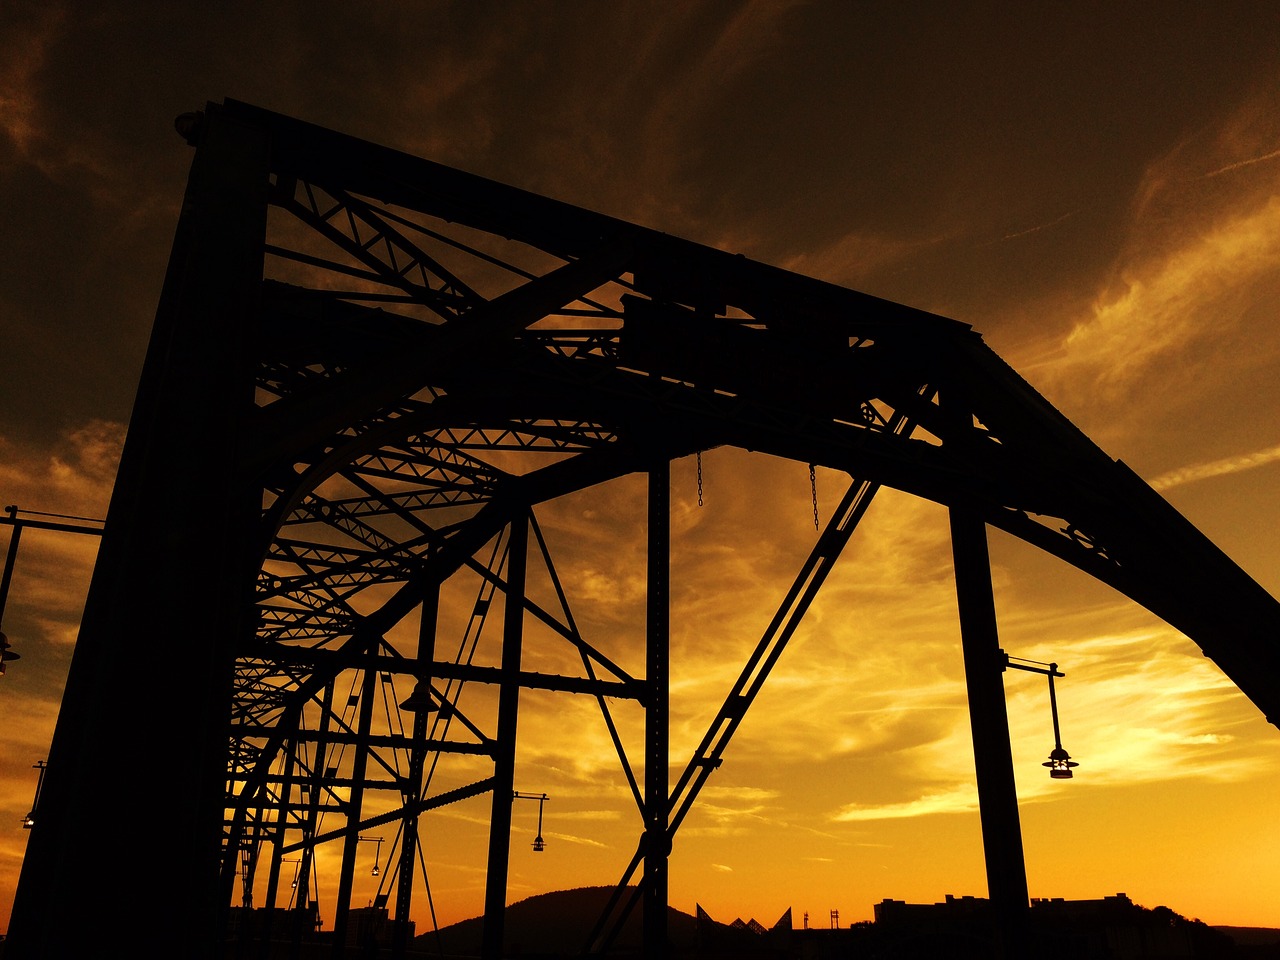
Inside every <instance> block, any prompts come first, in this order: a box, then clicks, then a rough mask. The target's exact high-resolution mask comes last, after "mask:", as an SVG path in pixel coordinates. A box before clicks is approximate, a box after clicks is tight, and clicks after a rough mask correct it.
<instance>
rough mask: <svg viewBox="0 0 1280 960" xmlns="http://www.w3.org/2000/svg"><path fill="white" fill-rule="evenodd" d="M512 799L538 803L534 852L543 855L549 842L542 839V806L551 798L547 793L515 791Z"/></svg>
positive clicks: (512, 793)
mask: <svg viewBox="0 0 1280 960" xmlns="http://www.w3.org/2000/svg"><path fill="white" fill-rule="evenodd" d="M511 799H512V800H537V801H538V835H537V836H536V837H534V838H533V852H534V853H541V852H542V851H543V850H545V849H547V842H546V841H545V840H543V839H542V805H543V804H544V803H546V802H547V800H548V799H550V798H549V797H548V796H547V795H546V794H545V793H521V792H520V791H519V790H513V791H512V792H511Z"/></svg>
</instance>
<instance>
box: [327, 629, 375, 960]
mask: <svg viewBox="0 0 1280 960" xmlns="http://www.w3.org/2000/svg"><path fill="white" fill-rule="evenodd" d="M377 650H378V643H377V641H374V642H372V643H370V644H369V649H368V650H367V651H365V652H366V653H367V654H368V655H369V656H370V657H373V655H374V654H375V653H376V652H377ZM362 679H363V682H362V683H361V684H360V718H359V720H358V721H357V726H356V749H355V755H354V756H353V757H352V762H351V799H350V800H348V801H347V833H346V836H345V837H343V838H342V868H341V871H340V873H339V874H338V902H337V903H336V904H335V905H334V908H333V958H334V960H341V958H342V956H343V954H344V952H345V951H346V949H347V914H348V913H350V911H351V884H352V881H353V879H354V877H355V872H356V856H357V854H358V853H359V852H360V819H361V812H362V810H363V807H364V778H365V772H366V771H367V769H368V766H369V735H370V734H371V733H372V730H371V729H370V727H371V726H372V723H373V700H374V696H373V695H374V691H375V690H376V689H377V684H378V671H377V668H376V667H375V666H374V665H373V664H370V665H368V666H366V667H365V668H364V677H363V678H362Z"/></svg>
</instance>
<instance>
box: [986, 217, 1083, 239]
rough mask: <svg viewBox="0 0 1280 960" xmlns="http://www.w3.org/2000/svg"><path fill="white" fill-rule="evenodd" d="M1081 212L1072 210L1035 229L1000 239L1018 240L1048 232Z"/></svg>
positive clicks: (1007, 234) (1006, 235) (1031, 228)
mask: <svg viewBox="0 0 1280 960" xmlns="http://www.w3.org/2000/svg"><path fill="white" fill-rule="evenodd" d="M1079 212H1080V211H1079V210H1072V211H1070V212H1068V213H1064V214H1063V215H1062V216H1060V217H1057V218H1056V219H1054V220H1050V221H1048V222H1047V223H1041V224H1038V225H1036V226H1034V227H1028V228H1027V229H1026V230H1019V231H1017V232H1016V233H1006V234H1005V235H1004V236H1003V237H1001V238H1000V239H1002V240H1017V239H1018V238H1019V237H1029V236H1030V235H1031V234H1033V233H1039V232H1040V231H1041V230H1048V229H1049V228H1050V227H1056V226H1057V225H1058V224H1060V223H1064V222H1066V221H1067V220H1070V219H1071V218H1072V217H1074V216H1075V215H1076V214H1077V213H1079Z"/></svg>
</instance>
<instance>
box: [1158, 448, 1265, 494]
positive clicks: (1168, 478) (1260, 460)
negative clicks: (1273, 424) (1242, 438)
mask: <svg viewBox="0 0 1280 960" xmlns="http://www.w3.org/2000/svg"><path fill="white" fill-rule="evenodd" d="M1277 460H1280V444H1277V445H1276V446H1274V447H1268V448H1267V449H1265V450H1256V451H1254V452H1253V453H1243V454H1238V455H1236V456H1234V457H1223V458H1222V459H1221V460H1212V461H1209V462H1208V463H1194V464H1191V465H1190V466H1186V467H1179V468H1178V469H1176V470H1170V471H1169V472H1168V473H1162V474H1161V475H1160V476H1158V477H1156V478H1155V479H1154V480H1152V481H1151V486H1152V488H1153V489H1155V490H1171V489H1173V488H1174V487H1180V486H1182V485H1183V484H1187V483H1194V482H1195V481H1197V480H1207V479H1209V478H1210V477H1223V476H1227V475H1229V474H1233V473H1240V472H1242V471H1244V470H1252V469H1254V468H1256V467H1263V466H1266V465H1267V464H1268V463H1275V462H1276V461H1277Z"/></svg>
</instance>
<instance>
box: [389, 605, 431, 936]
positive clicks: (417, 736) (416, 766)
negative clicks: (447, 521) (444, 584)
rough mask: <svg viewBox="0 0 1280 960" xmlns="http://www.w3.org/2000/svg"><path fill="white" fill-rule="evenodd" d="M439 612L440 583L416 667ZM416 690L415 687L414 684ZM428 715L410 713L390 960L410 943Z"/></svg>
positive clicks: (423, 660)
mask: <svg viewBox="0 0 1280 960" xmlns="http://www.w3.org/2000/svg"><path fill="white" fill-rule="evenodd" d="M439 612H440V584H438V583H437V584H435V585H434V589H432V590H431V591H430V592H428V593H427V595H426V597H424V598H423V601H422V613H421V618H420V620H419V622H418V668H419V669H420V670H422V669H424V668H425V669H428V670H429V669H430V666H431V661H432V660H433V659H434V658H435V649H436V620H437V618H438V616H439ZM417 680H418V683H430V682H431V674H430V673H429V672H427V673H422V674H420V675H419V676H418V678H417ZM415 689H417V687H416V686H415ZM430 722H431V714H430V713H429V712H428V711H427V710H425V709H422V708H419V709H418V710H415V711H414V712H413V740H412V742H411V743H410V745H409V773H408V782H407V784H406V786H405V788H404V791H403V796H404V804H405V811H406V812H405V818H404V830H403V832H402V834H401V837H400V872H399V875H398V876H397V877H396V912H395V934H394V937H393V940H392V944H391V956H392V958H393V960H399V958H401V957H403V956H404V953H405V949H406V948H407V947H408V945H409V909H410V907H411V905H412V902H413V873H414V870H415V869H416V867H415V865H414V859H415V856H416V854H417V852H418V811H417V806H416V805H417V801H418V799H419V797H420V796H421V793H422V768H423V766H424V763H425V761H426V752H427V751H426V746H425V743H424V741H425V740H426V739H427V728H428V725H429V724H430Z"/></svg>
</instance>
